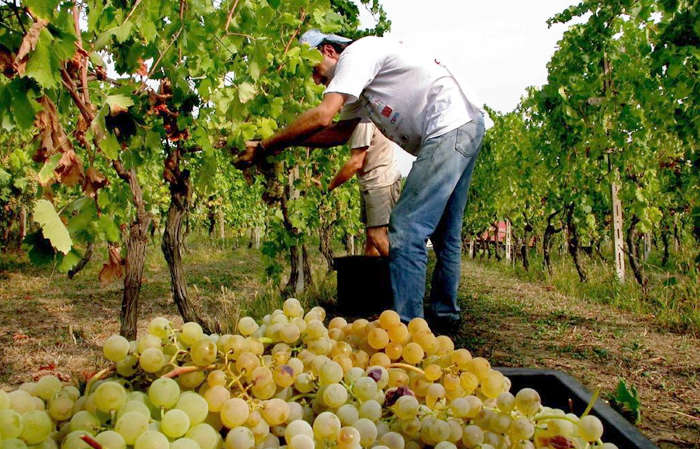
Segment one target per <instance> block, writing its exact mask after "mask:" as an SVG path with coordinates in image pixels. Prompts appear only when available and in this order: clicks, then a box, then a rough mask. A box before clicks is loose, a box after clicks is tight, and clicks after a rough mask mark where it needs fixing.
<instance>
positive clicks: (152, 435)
mask: <svg viewBox="0 0 700 449" xmlns="http://www.w3.org/2000/svg"><path fill="white" fill-rule="evenodd" d="M134 449H170V442H169V441H168V438H167V437H166V436H165V435H163V434H162V433H160V432H156V431H153V430H148V431H146V432H143V433H142V434H141V435H139V437H138V438H136V442H135V443H134Z"/></svg>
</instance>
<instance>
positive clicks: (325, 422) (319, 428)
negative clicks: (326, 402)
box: [313, 412, 340, 441]
mask: <svg viewBox="0 0 700 449" xmlns="http://www.w3.org/2000/svg"><path fill="white" fill-rule="evenodd" d="M313 430H314V435H316V438H318V439H319V440H322V441H323V440H326V441H329V440H334V439H335V438H336V437H337V436H338V432H339V431H340V419H338V417H337V416H335V415H334V414H333V413H330V412H323V413H321V414H319V415H318V416H317V417H316V419H315V420H314V424H313Z"/></svg>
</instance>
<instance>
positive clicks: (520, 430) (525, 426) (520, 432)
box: [509, 417, 535, 441]
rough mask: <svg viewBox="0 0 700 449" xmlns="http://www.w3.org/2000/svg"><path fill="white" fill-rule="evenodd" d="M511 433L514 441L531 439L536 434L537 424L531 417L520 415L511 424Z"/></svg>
mask: <svg viewBox="0 0 700 449" xmlns="http://www.w3.org/2000/svg"><path fill="white" fill-rule="evenodd" d="M509 433H510V437H511V438H512V439H513V441H519V440H529V439H530V438H532V436H533V435H534V434H535V425H534V424H533V423H532V422H530V420H529V419H527V418H523V417H520V418H518V419H516V420H514V421H513V422H512V423H511V424H510V432H509Z"/></svg>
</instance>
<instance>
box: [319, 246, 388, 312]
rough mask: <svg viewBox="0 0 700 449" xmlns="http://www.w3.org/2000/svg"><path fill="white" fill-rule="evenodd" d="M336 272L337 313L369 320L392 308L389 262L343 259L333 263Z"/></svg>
mask: <svg viewBox="0 0 700 449" xmlns="http://www.w3.org/2000/svg"><path fill="white" fill-rule="evenodd" d="M333 262H334V264H333V265H334V268H335V270H336V271H337V272H338V309H339V310H340V312H341V313H343V314H346V315H348V316H369V315H372V314H375V313H379V312H381V311H383V310H385V309H388V308H391V306H392V302H393V301H392V293H391V280H390V278H389V259H388V258H386V257H369V256H345V257H336V258H335V259H333Z"/></svg>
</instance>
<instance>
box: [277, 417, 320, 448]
mask: <svg viewBox="0 0 700 449" xmlns="http://www.w3.org/2000/svg"><path fill="white" fill-rule="evenodd" d="M297 435H306V436H307V437H309V438H311V439H312V441H313V437H314V431H313V428H312V427H311V424H309V423H307V422H306V421H303V420H301V419H298V420H296V421H292V422H291V423H289V424H288V425H287V428H286V429H285V431H284V440H285V441H286V442H287V444H290V443H291V441H292V438H294V437H295V436H297Z"/></svg>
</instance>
